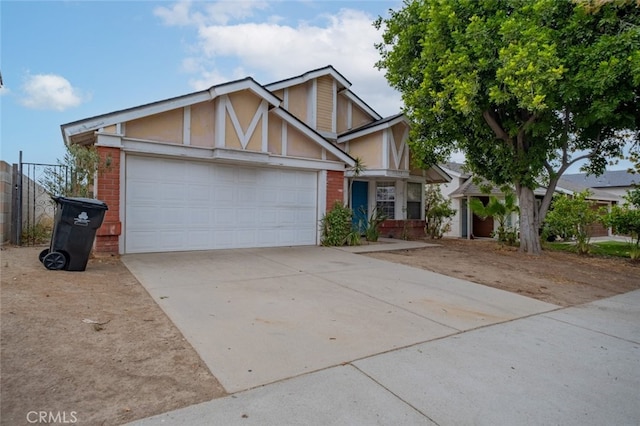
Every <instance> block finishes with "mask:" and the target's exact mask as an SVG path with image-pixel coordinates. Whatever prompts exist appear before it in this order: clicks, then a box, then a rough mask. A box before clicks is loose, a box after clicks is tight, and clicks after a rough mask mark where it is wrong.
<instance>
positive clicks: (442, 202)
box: [424, 185, 456, 239]
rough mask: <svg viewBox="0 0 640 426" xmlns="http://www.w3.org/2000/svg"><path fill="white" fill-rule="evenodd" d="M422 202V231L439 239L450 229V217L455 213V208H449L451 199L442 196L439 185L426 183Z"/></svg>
mask: <svg viewBox="0 0 640 426" xmlns="http://www.w3.org/2000/svg"><path fill="white" fill-rule="evenodd" d="M424 203H425V221H426V223H425V226H424V232H425V234H426V235H427V236H428V237H430V238H434V239H435V238H438V239H440V238H442V236H443V235H444V233H445V232H447V231H448V230H449V229H451V223H450V222H451V218H452V217H453V215H455V214H456V210H455V209H453V208H451V200H449V199H446V198H444V196H443V195H442V192H440V187H439V186H436V185H427V191H426V194H425V200H424Z"/></svg>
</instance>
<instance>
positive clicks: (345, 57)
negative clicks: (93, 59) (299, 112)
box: [156, 1, 402, 115]
mask: <svg viewBox="0 0 640 426" xmlns="http://www.w3.org/2000/svg"><path fill="white" fill-rule="evenodd" d="M200 5H201V3H189V2H179V3H176V4H175V5H174V6H173V7H171V8H158V9H156V15H158V16H161V17H162V19H164V22H165V23H166V24H169V25H192V26H194V27H195V28H197V31H198V32H197V41H196V42H195V43H194V46H192V51H191V52H190V56H189V57H188V58H186V59H185V60H184V62H183V70H184V71H185V72H187V73H192V74H198V76H197V77H195V78H193V79H191V80H190V84H191V85H192V87H193V88H194V89H195V90H201V89H203V88H206V87H209V86H211V85H213V84H217V83H222V82H224V81H229V80H234V79H237V78H243V77H247V76H252V77H255V78H256V79H257V80H258V81H259V82H260V83H263V84H266V83H270V82H272V81H276V80H280V79H283V78H287V77H292V76H295V75H299V74H301V73H303V72H305V71H309V70H312V69H315V68H320V67H324V66H326V65H333V66H334V67H335V68H336V69H337V70H338V71H339V72H340V73H342V74H343V75H344V76H345V77H346V78H347V79H348V80H349V81H351V83H352V84H353V86H352V88H351V89H352V90H353V91H354V92H355V93H356V94H357V95H358V96H360V97H361V98H362V99H363V100H364V101H365V102H367V103H368V104H369V105H370V106H371V107H372V108H374V109H375V110H377V111H378V112H379V113H380V114H382V115H391V114H395V113H398V112H399V111H400V108H401V105H402V103H401V100H400V95H399V94H398V93H397V92H396V91H394V90H393V89H391V88H390V87H389V86H388V84H387V82H386V79H385V78H384V74H383V72H381V71H378V70H377V69H376V68H375V67H374V65H375V62H376V61H377V60H378V59H379V55H378V52H377V51H376V49H375V48H374V43H376V42H378V41H379V40H380V39H381V34H380V33H378V32H377V31H376V29H375V28H374V27H373V25H372V22H373V21H374V19H375V17H374V16H371V15H369V14H367V13H365V12H364V11H360V10H354V9H346V8H343V9H341V10H339V11H338V12H336V13H335V14H332V15H320V16H317V17H316V18H315V19H314V20H313V21H306V22H305V21H298V22H291V21H288V22H287V23H285V22H286V21H285V20H283V18H282V17H281V16H278V15H275V14H272V15H266V14H264V13H263V14H262V16H260V21H259V22H258V21H255V20H254V22H251V21H250V20H248V19H246V18H249V17H251V16H252V14H253V13H254V11H256V10H261V11H264V10H266V8H267V5H266V4H265V3H264V2H256V1H239V2H228V1H223V2H217V3H214V4H207V6H205V7H204V8H202V9H200V11H198V10H195V9H196V7H197V6H200ZM160 9H162V12H161V13H160V12H159V10H160ZM169 11H172V12H171V13H169ZM165 13H166V14H165ZM232 20H239V21H238V22H235V23H233V24H229V22H230V21H232ZM172 22H176V23H174V24H172ZM311 22H313V23H311ZM187 23H188V24H187ZM229 64H231V65H229ZM240 72H245V74H242V75H241V74H240Z"/></svg>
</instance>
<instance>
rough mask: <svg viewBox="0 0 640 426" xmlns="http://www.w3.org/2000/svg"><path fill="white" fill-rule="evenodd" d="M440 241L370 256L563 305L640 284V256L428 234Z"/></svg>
mask: <svg viewBox="0 0 640 426" xmlns="http://www.w3.org/2000/svg"><path fill="white" fill-rule="evenodd" d="M425 241H426V242H428V243H435V244H439V245H440V246H439V247H428V248H423V249H417V250H401V251H392V252H380V253H370V254H367V256H371V257H375V258H377V259H384V260H388V261H391V262H396V263H402V264H405V265H409V266H414V267H417V268H422V269H427V270H429V271H434V272H438V273H441V274H444V275H449V276H452V277H456V278H461V279H464V280H468V281H473V282H475V283H479V284H484V285H488V286H491V287H496V288H499V289H502V290H507V291H511V292H514V293H519V294H522V295H524V296H528V297H532V298H535V299H538V300H542V301H545V302H549V303H553V304H556V305H560V306H573V305H579V304H582V303H587V302H591V301H593V300H597V299H602V298H604V297H610V296H614V295H616V294H620V293H626V292H629V291H632V290H636V289H639V288H640V262H631V261H630V260H628V259H627V260H625V259H621V258H603V257H593V256H585V257H581V256H578V255H576V254H573V253H566V252H554V251H544V252H543V253H542V255H540V256H531V255H527V254H524V253H519V252H518V251H517V249H516V248H514V247H508V246H501V245H499V244H498V243H496V242H495V241H493V240H462V239H442V240H425Z"/></svg>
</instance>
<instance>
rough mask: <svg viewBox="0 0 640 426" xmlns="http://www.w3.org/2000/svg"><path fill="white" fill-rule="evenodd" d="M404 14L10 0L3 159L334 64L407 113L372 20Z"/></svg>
mask: <svg viewBox="0 0 640 426" xmlns="http://www.w3.org/2000/svg"><path fill="white" fill-rule="evenodd" d="M401 7H402V1H401V0H397V1H396V0H391V1H387V0H360V1H338V0H289V1H284V0H269V1H262V0H228V1H207V2H204V1H188V0H177V1H152V0H140V1H91V0H85V1H71V0H65V1H29V0H26V1H12V0H1V1H0V72H1V73H2V80H3V87H2V88H0V138H1V139H0V159H2V160H4V161H6V162H8V163H17V162H18V158H19V152H20V151H22V152H23V161H24V162H30V163H45V164H52V163H56V162H57V159H61V158H63V156H64V153H65V149H64V142H63V139H62V134H61V131H60V125H62V124H65V123H69V122H73V121H77V120H81V119H85V118H89V117H93V116H96V115H100V114H106V113H109V112H113V111H117V110H121V109H126V108H131V107H135V106H138V105H143V104H146V103H150V102H156V101H159V100H163V99H168V98H172V97H175V96H181V95H185V94H188V93H192V92H195V91H199V90H203V89H206V88H209V87H211V86H212V85H215V84H219V83H224V82H227V81H231V80H236V79H241V78H245V77H253V78H254V79H255V80H256V81H257V82H259V83H261V84H263V85H264V84H268V83H271V82H274V81H278V80H281V79H284V78H288V77H292V76H296V75H299V74H302V73H304V72H305V71H309V70H313V69H316V68H321V67H324V66H327V65H333V66H334V67H335V68H336V69H337V70H338V71H339V72H340V73H341V74H342V75H344V76H345V78H347V80H349V81H350V82H351V83H352V86H351V90H352V91H354V92H355V93H356V94H357V95H358V96H359V97H360V98H362V99H363V100H364V101H365V102H366V103H367V104H368V105H369V106H371V107H372V108H373V109H374V110H376V111H377V112H378V113H379V114H381V115H382V116H389V115H394V114H397V113H398V112H400V111H401V107H402V102H401V98H400V94H399V93H398V92H396V91H395V90H393V89H391V88H390V87H389V85H388V84H387V82H386V79H385V77H384V72H383V71H379V70H377V69H376V68H375V63H376V61H377V60H378V59H379V54H378V52H377V51H376V49H375V47H374V45H375V43H377V42H379V41H381V37H382V35H381V32H379V31H377V30H376V29H375V28H374V26H373V25H372V23H373V21H374V20H375V19H376V18H377V17H378V16H383V17H387V16H388V14H389V9H393V10H398V9H400V8H401ZM463 159H464V157H463V156H462V155H461V154H457V155H455V157H454V158H453V160H455V161H463ZM626 167H627V164H626V163H621V164H620V165H618V166H613V167H610V169H624V168H626ZM577 169H578V167H577V166H576V167H573V168H572V169H570V172H578V170H577Z"/></svg>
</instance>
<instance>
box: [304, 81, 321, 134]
mask: <svg viewBox="0 0 640 426" xmlns="http://www.w3.org/2000/svg"><path fill="white" fill-rule="evenodd" d="M317 110H318V80H312V81H311V84H310V85H309V86H308V87H307V123H309V126H311V127H312V128H313V129H317V128H318V111H317Z"/></svg>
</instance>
